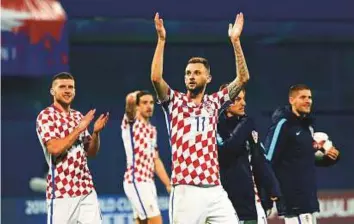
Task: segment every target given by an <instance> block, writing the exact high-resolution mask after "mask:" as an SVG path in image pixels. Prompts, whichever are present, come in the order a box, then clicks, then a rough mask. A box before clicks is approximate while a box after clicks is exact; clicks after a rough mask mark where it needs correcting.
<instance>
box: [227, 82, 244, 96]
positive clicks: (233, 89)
mask: <svg viewBox="0 0 354 224" xmlns="http://www.w3.org/2000/svg"><path fill="white" fill-rule="evenodd" d="M227 88H228V90H229V96H230V99H231V100H233V99H235V97H237V96H238V94H239V93H240V92H241V90H242V89H243V85H242V84H241V83H240V82H239V81H238V80H237V79H235V80H234V81H232V82H231V83H230V84H229V85H228V86H227Z"/></svg>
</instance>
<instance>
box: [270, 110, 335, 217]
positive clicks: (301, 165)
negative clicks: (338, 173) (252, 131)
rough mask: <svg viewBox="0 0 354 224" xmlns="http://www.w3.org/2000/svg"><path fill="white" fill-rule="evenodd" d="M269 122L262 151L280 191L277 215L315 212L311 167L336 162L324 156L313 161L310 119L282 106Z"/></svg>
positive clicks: (315, 200)
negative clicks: (298, 115)
mask: <svg viewBox="0 0 354 224" xmlns="http://www.w3.org/2000/svg"><path fill="white" fill-rule="evenodd" d="M272 123H273V124H272V126H271V127H270V129H269V131H268V134H267V136H266V139H265V148H266V151H267V159H268V160H269V161H271V163H272V166H273V170H274V172H275V174H276V177H277V179H278V180H279V183H280V189H281V191H282V200H280V201H279V202H278V203H277V209H278V213H279V215H299V214H303V213H313V212H316V211H319V204H318V199H317V185H316V167H315V165H320V166H328V165H332V164H334V163H335V162H336V161H333V160H331V159H329V158H328V157H326V156H325V157H324V158H323V160H321V161H315V150H314V148H313V141H314V140H313V137H312V136H313V118H312V117H311V116H306V117H305V116H300V117H297V116H296V115H295V114H294V113H293V112H292V111H291V110H290V107H289V106H286V107H283V108H278V109H277V110H276V111H275V112H274V114H273V116H272Z"/></svg>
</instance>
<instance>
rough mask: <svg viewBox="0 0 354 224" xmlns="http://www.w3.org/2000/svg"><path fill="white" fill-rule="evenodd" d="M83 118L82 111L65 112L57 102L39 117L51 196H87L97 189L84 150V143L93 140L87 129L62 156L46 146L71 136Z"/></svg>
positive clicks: (39, 131) (39, 132) (38, 126)
mask: <svg viewBox="0 0 354 224" xmlns="http://www.w3.org/2000/svg"><path fill="white" fill-rule="evenodd" d="M82 117H83V115H82V114H81V113H80V112H79V111H76V110H70V112H69V113H65V112H63V111H61V110H60V109H59V108H56V107H55V106H54V105H52V106H50V107H47V108H45V109H44V110H42V111H41V112H40V113H39V115H38V117H37V123H36V129H37V135H38V138H39V142H40V143H41V145H42V148H43V152H44V155H45V158H46V160H47V163H48V165H49V173H48V176H47V191H46V195H47V198H48V199H51V198H70V197H76V196H81V195H87V194H88V193H90V192H91V191H92V190H93V188H94V187H93V181H92V176H91V173H90V171H89V169H88V166H87V155H86V151H85V149H84V144H86V143H88V141H89V140H90V139H91V136H90V134H89V133H88V131H87V130H86V131H85V132H83V133H82V134H81V135H80V136H79V138H78V139H77V141H76V142H75V144H74V145H73V146H72V147H71V148H70V149H68V150H67V152H66V153H63V154H61V155H60V156H58V157H54V156H52V155H51V154H49V153H48V151H47V148H46V146H45V143H46V142H48V141H49V140H51V139H60V138H64V137H66V136H68V135H69V134H70V133H71V132H72V131H73V130H74V128H75V127H76V126H77V125H78V124H79V122H80V120H81V119H82ZM53 183H54V185H53ZM53 186H54V188H53Z"/></svg>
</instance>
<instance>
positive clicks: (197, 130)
mask: <svg viewBox="0 0 354 224" xmlns="http://www.w3.org/2000/svg"><path fill="white" fill-rule="evenodd" d="M168 96H169V97H168V100H167V101H165V102H163V103H162V104H163V107H164V110H165V112H166V114H167V119H168V123H169V132H170V133H169V134H170V138H171V146H172V177H171V179H172V184H188V185H219V184H220V178H219V163H218V154H217V145H216V131H217V122H218V120H217V119H218V110H219V109H220V108H221V106H222V105H223V104H224V103H225V102H226V101H228V100H229V94H228V90H227V88H225V89H223V90H221V91H219V92H216V93H214V94H212V95H204V97H203V100H202V103H201V104H200V105H195V103H193V102H192V101H191V100H190V99H189V98H188V97H187V95H185V94H183V93H180V92H177V91H174V90H172V89H169V91H168Z"/></svg>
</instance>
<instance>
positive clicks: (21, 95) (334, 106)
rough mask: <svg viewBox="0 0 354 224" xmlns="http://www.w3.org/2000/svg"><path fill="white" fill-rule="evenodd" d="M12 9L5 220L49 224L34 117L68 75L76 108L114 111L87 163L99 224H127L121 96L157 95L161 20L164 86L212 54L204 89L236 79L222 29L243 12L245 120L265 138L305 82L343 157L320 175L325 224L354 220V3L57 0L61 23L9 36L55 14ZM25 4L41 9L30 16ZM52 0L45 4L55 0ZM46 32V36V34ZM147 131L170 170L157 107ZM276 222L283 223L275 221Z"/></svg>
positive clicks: (5, 107) (6, 0)
mask: <svg viewBox="0 0 354 224" xmlns="http://www.w3.org/2000/svg"><path fill="white" fill-rule="evenodd" d="M10 2H12V1H10V0H3V1H2V3H1V4H2V18H1V21H2V42H1V43H2V45H1V53H2V54H1V64H2V66H1V67H2V77H1V87H2V97H1V104H2V105H1V106H2V108H1V114H2V115H1V129H2V132H1V148H2V149H1V169H2V171H1V174H2V175H1V194H2V195H1V196H2V206H1V216H2V218H1V219H2V223H6V224H12V223H44V220H45V206H44V201H43V198H44V195H43V194H42V193H36V192H33V191H32V190H31V189H30V188H29V180H30V179H31V178H32V177H42V176H43V175H44V174H45V171H44V168H45V165H44V164H45V160H44V156H43V152H42V149H41V147H40V145H39V143H38V140H37V136H36V133H35V119H36V116H37V114H38V113H39V112H40V110H42V109H43V108H44V107H46V106H48V105H50V103H51V98H50V96H49V85H50V82H51V76H52V75H53V74H55V73H56V72H59V71H70V72H72V74H73V75H74V76H75V77H76V81H77V83H76V86H77V95H76V99H75V101H74V108H76V109H78V110H80V111H82V112H83V113H84V112H86V111H88V110H89V109H91V108H96V109H97V111H98V112H97V113H101V112H105V111H109V112H110V114H111V118H110V121H109V124H108V125H107V127H106V129H105V130H104V131H103V132H102V135H101V138H102V140H101V151H100V153H99V155H98V156H97V157H96V158H94V159H90V161H89V167H90V169H91V172H92V174H93V178H94V182H95V186H96V189H97V192H98V194H99V196H100V200H101V208H102V211H103V214H104V220H105V222H104V223H131V219H130V217H131V210H130V207H129V204H128V202H127V200H126V199H125V197H124V192H123V187H122V177H123V173H124V171H125V154H124V149H123V144H122V141H121V137H120V123H121V119H122V116H123V112H124V100H125V96H126V94H127V93H129V92H131V91H133V90H136V89H147V90H150V91H152V86H151V83H150V79H149V76H150V63H151V60H152V56H153V52H154V48H155V43H156V36H155V29H154V26H153V20H152V18H153V15H154V13H155V12H156V11H158V12H160V14H161V16H162V17H163V18H164V21H165V27H166V29H167V46H166V51H165V62H164V77H165V79H166V80H167V81H168V83H169V84H170V86H172V87H173V88H176V89H178V90H181V91H183V90H184V82H183V73H184V67H185V64H186V61H187V60H188V58H189V57H192V56H202V57H206V58H208V59H209V62H210V64H211V69H212V76H213V81H212V83H211V84H210V85H209V87H208V92H212V91H215V90H217V88H218V86H219V85H220V84H222V83H224V82H227V81H230V80H232V79H233V77H234V73H235V67H234V66H235V65H234V58H233V52H232V48H231V45H230V43H229V41H228V37H227V24H228V23H229V22H233V20H234V18H235V15H236V13H237V12H240V11H242V12H243V13H244V14H245V28H244V31H243V34H242V38H241V41H242V45H243V49H244V53H245V56H246V60H247V64H248V67H249V70H250V75H251V80H250V83H249V84H248V86H247V103H248V104H247V111H248V114H249V115H251V116H253V117H254V118H255V119H256V122H257V126H258V128H259V131H260V135H261V137H264V135H265V132H266V130H267V127H268V125H269V122H270V114H271V112H272V111H273V110H274V109H275V108H276V107H277V106H281V105H284V104H286V103H287V90H288V88H289V86H290V85H292V84H295V83H306V84H308V85H309V86H310V87H311V88H312V89H313V96H314V111H315V114H316V116H317V130H320V131H325V132H327V133H328V134H329V135H330V136H331V138H332V140H333V141H334V143H335V144H336V145H337V147H338V148H339V149H340V150H341V153H342V158H341V161H340V162H339V163H338V164H337V165H335V166H334V167H331V168H330V169H324V168H319V169H318V186H319V189H320V192H321V193H320V195H321V207H322V210H323V212H322V213H321V214H320V220H319V223H320V224H322V223H333V224H337V223H338V224H340V223H354V178H353V174H352V170H353V168H354V166H353V158H354V150H353V144H352V142H351V141H352V139H353V136H354V135H353V127H354V13H353V9H354V3H353V2H351V1H344V0H338V1H330V2H329V1H328V2H327V1H320V0H314V1H310V2H309V1H304V0H300V1H286V2H285V1H272V2H271V3H270V2H264V1H261V0H254V1H240V0H237V1H232V0H225V1H223V2H216V1H201V0H194V1H190V2H188V1H184V0H183V1H173V2H170V1H164V2H160V1H157V0H154V1H142V0H134V1H124V2H122V1H113V0H105V1H102V0H62V1H60V3H61V5H62V8H63V10H65V13H64V11H63V12H62V15H66V16H58V18H57V20H48V21H45V19H44V20H38V19H35V18H32V17H29V18H27V20H26V22H25V23H23V24H22V25H21V24H20V25H18V26H17V27H16V26H10V29H8V30H6V29H5V28H3V27H4V24H8V21H12V20H15V19H17V18H18V17H17V15H19V14H20V13H22V12H23V11H26V12H28V13H29V14H31V13H33V14H35V13H39V14H41V13H44V14H45V13H48V14H50V13H51V12H50V11H46V12H41V10H40V9H41V5H40V3H41V1H38V0H16V1H14V2H13V3H11V4H10ZM25 2H27V3H31V4H32V5H35V6H36V7H32V8H26V7H25V4H23V3H25ZM47 3H48V5H49V6H50V4H55V1H53V0H48V1H47ZM14 5H15V7H14ZM27 5H28V4H27ZM37 6H38V7H37ZM11 7H12V8H11ZM34 8H38V9H39V11H36V12H34V11H33V10H34ZM5 9H6V10H8V9H11V10H12V11H11V10H10V14H9V16H5V14H3V10H5ZM53 12H54V11H53ZM6 15H7V14H6ZM28 21H29V22H28ZM43 23H45V24H46V25H44V26H42V25H41V24H43ZM29 24H30V25H29ZM58 24H59V25H58ZM18 27H20V29H17V28H18ZM45 29H49V30H50V31H48V32H47V33H46V32H43V31H46V30H45ZM18 30H19V32H15V31H18ZM152 123H153V124H154V125H156V126H157V129H158V131H159V132H158V138H159V139H158V144H159V149H160V155H161V157H162V160H163V162H164V163H165V166H166V168H167V170H168V172H169V173H170V164H171V162H170V149H169V145H168V136H167V132H166V125H165V121H164V115H163V113H162V110H161V108H160V107H159V106H158V105H156V109H155V115H154V117H153V119H152ZM157 187H158V193H159V195H160V196H161V198H160V202H161V208H162V209H163V215H164V219H165V220H167V208H168V198H167V194H166V192H165V190H164V188H163V186H162V185H161V183H160V182H159V181H157ZM166 223H167V222H166ZM271 223H278V222H277V221H275V220H274V219H273V221H272V222H271Z"/></svg>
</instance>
